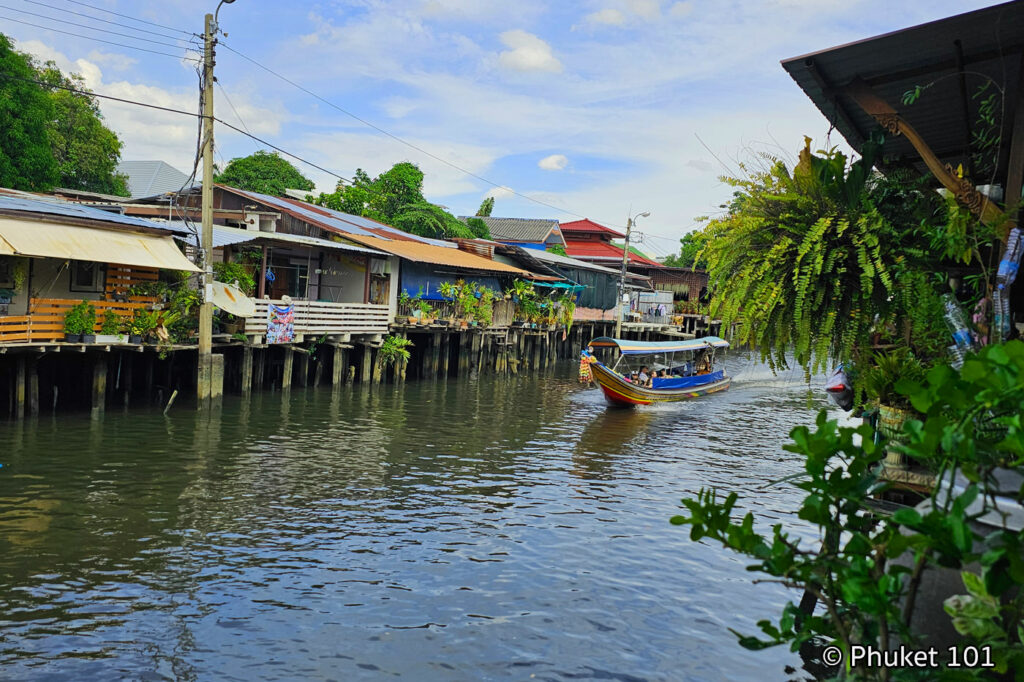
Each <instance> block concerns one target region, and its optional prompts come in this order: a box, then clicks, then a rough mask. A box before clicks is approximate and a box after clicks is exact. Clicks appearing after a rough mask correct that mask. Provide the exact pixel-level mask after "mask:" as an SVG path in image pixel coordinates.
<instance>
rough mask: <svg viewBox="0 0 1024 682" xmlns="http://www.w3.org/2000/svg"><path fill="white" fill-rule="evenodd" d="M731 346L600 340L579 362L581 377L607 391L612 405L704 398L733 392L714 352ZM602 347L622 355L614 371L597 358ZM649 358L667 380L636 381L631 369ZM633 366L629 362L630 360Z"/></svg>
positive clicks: (716, 341) (709, 340) (705, 340)
mask: <svg viewBox="0 0 1024 682" xmlns="http://www.w3.org/2000/svg"><path fill="white" fill-rule="evenodd" d="M728 347H729V342H728V341H726V340H724V339H720V338H718V337H717V336H705V337H702V338H699V339H687V340H682V341H630V340H627V339H613V338H611V337H608V336H599V337H597V338H595V339H594V340H592V341H591V342H590V343H589V344H588V350H584V351H583V353H582V357H581V358H580V373H581V376H585V375H586V376H589V377H590V378H591V379H592V380H593V381H594V383H596V384H597V385H598V386H600V387H601V390H602V391H604V397H605V399H607V400H608V402H609V403H610V404H612V405H619V406H628V407H632V406H634V405H651V404H654V403H672V402H678V401H681V400H691V399H693V398H700V397H701V396H705V395H708V394H711V393H717V392H718V391H724V390H725V389H727V388H729V384H730V383H731V382H732V379H731V378H730V377H728V376H726V374H725V370H721V369H720V370H717V371H716V370H715V369H714V361H715V351H716V350H718V349H724V348H728ZM598 348H618V349H619V352H620V353H621V355H619V358H618V360H617V361H616V363H615V366H614V367H608V366H607V365H605V364H604V363H603V362H601V361H600V360H598V359H597V358H596V357H594V354H593V351H594V350H595V349H598ZM638 358H640V359H644V360H645V363H644V364H645V365H647V366H649V367H650V368H651V369H652V370H654V371H660V370H664V371H665V373H667V374H668V376H666V377H659V376H655V377H653V378H652V379H651V380H650V383H649V385H641V384H640V382H639V381H637V380H636V379H634V378H633V377H631V371H630V370H631V369H635V368H630V367H629V365H630V364H633V365H636V364H637V363H636V360H637V359H638ZM630 360H632V361H633V362H632V363H630V362H629V361H630Z"/></svg>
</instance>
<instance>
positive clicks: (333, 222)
mask: <svg viewBox="0 0 1024 682" xmlns="http://www.w3.org/2000/svg"><path fill="white" fill-rule="evenodd" d="M217 186H218V187H220V188H221V189H223V190H224V191H226V192H233V193H235V194H237V195H239V196H243V197H247V198H249V199H251V200H253V201H258V202H260V203H261V204H265V205H267V206H273V207H274V208H275V209H276V210H279V211H282V212H284V213H288V214H289V215H291V216H293V217H295V218H298V219H299V220H305V221H307V222H310V223H312V224H315V225H319V226H320V227H322V228H324V229H325V230H330V231H333V232H344V233H347V234H353V235H360V236H368V237H378V238H381V239H394V240H400V241H413V242H419V243H422V244H432V245H434V246H440V247H442V248H449V249H454V248H457V247H456V246H455V244H452V243H449V242H445V241H441V240H439V239H428V238H427V237H420V236H418V235H414V234H409V233H408V232H402V231H401V230H399V229H396V228H394V227H391V226H390V225H385V224H384V223H379V222H377V221H376V220H371V219H370V218H363V217H362V216H355V215H350V214H348V213H342V212H341V211H332V210H331V209H329V208H324V207H323V206H314V205H313V204H309V203H306V202H304V201H298V200H296V199H289V198H285V197H274V196H270V195H269V194H261V193H259V192H249V191H246V190H241V189H238V188H235V187H227V186H226V185H217Z"/></svg>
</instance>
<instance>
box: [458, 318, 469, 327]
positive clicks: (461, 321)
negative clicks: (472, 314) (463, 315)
mask: <svg viewBox="0 0 1024 682" xmlns="http://www.w3.org/2000/svg"><path fill="white" fill-rule="evenodd" d="M459 326H460V327H461V328H463V329H469V322H468V321H467V320H459Z"/></svg>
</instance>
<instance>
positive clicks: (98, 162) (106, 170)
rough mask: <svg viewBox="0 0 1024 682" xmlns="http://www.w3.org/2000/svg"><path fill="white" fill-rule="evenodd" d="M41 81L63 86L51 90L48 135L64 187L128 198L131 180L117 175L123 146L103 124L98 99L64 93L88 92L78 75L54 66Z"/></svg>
mask: <svg viewBox="0 0 1024 682" xmlns="http://www.w3.org/2000/svg"><path fill="white" fill-rule="evenodd" d="M39 77H40V80H42V81H44V82H46V83H49V84H51V85H54V86H59V87H54V88H52V89H51V90H50V100H51V101H52V102H53V107H54V116H53V118H52V119H51V121H50V123H49V125H48V130H47V133H48V135H49V140H50V149H51V150H52V151H53V156H54V159H55V160H56V161H57V167H58V172H59V173H60V186H61V187H66V188H68V189H78V190H84V191H87V192H100V193H102V194H116V195H119V196H128V195H129V192H128V178H127V176H125V175H123V174H121V173H118V172H117V162H118V161H119V160H120V158H121V149H122V147H123V146H124V145H123V143H122V142H121V140H120V139H118V137H117V134H116V133H114V131H112V130H111V129H110V128H107V127H106V126H105V125H104V124H103V114H101V113H100V108H99V105H98V104H97V103H96V99H95V98H94V97H92V96H90V95H86V94H82V93H80V92H70V91H68V90H65V89H63V88H74V89H75V90H82V91H86V92H87V91H88V88H86V86H85V80H84V79H83V78H82V77H81V76H79V75H77V74H72V75H70V76H66V75H64V74H63V73H61V71H60V69H58V68H57V65H56V64H54V63H53V62H46V63H45V64H44V65H43V66H42V68H41V69H40V71H39Z"/></svg>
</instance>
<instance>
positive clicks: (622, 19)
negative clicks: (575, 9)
mask: <svg viewBox="0 0 1024 682" xmlns="http://www.w3.org/2000/svg"><path fill="white" fill-rule="evenodd" d="M584 20H585V21H586V22H587V23H589V24H605V25H608V26H622V25H623V24H625V23H626V16H625V15H624V14H623V13H622V12H620V11H619V10H617V9H614V8H611V7H606V8H605V9H602V10H598V11H597V12H592V13H590V14H588V15H587V16H586V17H585V19H584Z"/></svg>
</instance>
